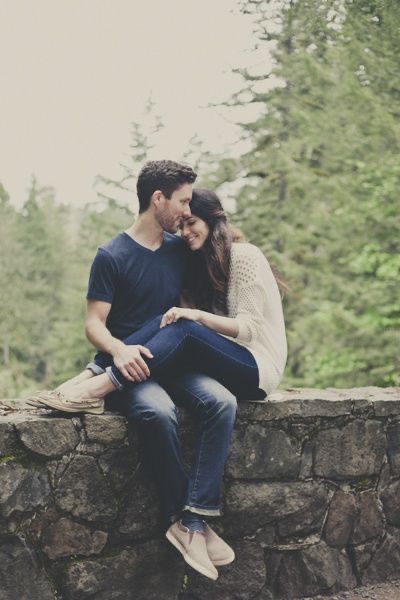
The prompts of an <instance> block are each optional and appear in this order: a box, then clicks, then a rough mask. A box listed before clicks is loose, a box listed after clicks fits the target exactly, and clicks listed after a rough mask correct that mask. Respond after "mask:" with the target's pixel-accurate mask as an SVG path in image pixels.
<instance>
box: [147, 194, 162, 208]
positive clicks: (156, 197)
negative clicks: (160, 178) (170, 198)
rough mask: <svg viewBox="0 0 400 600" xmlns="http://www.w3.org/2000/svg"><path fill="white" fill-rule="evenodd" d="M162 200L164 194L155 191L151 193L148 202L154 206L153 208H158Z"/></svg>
mask: <svg viewBox="0 0 400 600" xmlns="http://www.w3.org/2000/svg"><path fill="white" fill-rule="evenodd" d="M163 198H164V194H163V193H162V191H161V190H155V192H153V193H152V195H151V198H150V202H151V204H153V205H154V206H155V208H159V207H160V204H162V201H163Z"/></svg>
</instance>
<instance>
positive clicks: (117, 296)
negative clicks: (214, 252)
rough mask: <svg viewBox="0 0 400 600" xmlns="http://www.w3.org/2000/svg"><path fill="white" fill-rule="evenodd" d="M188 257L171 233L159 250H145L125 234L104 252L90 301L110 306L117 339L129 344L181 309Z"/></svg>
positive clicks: (96, 266) (94, 269)
mask: <svg viewBox="0 0 400 600" xmlns="http://www.w3.org/2000/svg"><path fill="white" fill-rule="evenodd" d="M187 256H188V250H187V248H186V246H185V243H184V242H183V240H182V239H181V238H179V237H178V236H176V235H172V234H170V233H166V232H164V235H163V242H162V244H161V246H160V247H159V248H158V249H157V250H149V249H148V248H145V247H144V246H141V245H140V244H139V243H137V242H135V240H134V239H132V238H131V237H130V235H128V234H127V233H126V232H123V233H119V234H118V235H117V236H115V237H114V238H113V239H112V240H110V241H109V242H108V243H107V244H105V245H104V246H100V248H99V249H98V251H97V254H96V256H95V259H94V261H93V264H92V268H91V271H90V277H89V286H88V292H87V296H86V297H87V299H88V300H102V301H103V302H109V303H110V304H111V309H110V312H109V315H108V317H107V321H106V326H107V329H108V330H109V331H110V332H111V334H112V335H113V336H114V337H116V338H118V339H121V340H122V339H124V338H125V337H127V336H128V335H129V334H130V333H133V332H134V331H136V330H137V329H139V328H140V327H141V326H142V325H143V323H145V322H146V321H148V320H149V319H151V318H152V317H155V316H157V315H160V314H162V313H164V312H165V311H167V310H168V309H169V308H171V306H175V305H177V304H178V301H179V294H180V292H181V291H182V285H183V275H184V271H185V268H186V264H187Z"/></svg>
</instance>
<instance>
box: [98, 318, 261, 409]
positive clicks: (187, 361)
mask: <svg viewBox="0 0 400 600" xmlns="http://www.w3.org/2000/svg"><path fill="white" fill-rule="evenodd" d="M161 318H162V317H161V316H158V317H155V318H154V319H151V320H150V321H148V322H147V323H146V324H145V325H144V326H143V327H142V328H141V329H139V330H138V331H135V332H134V333H132V334H131V335H129V336H128V337H127V338H125V339H124V340H123V341H124V343H125V344H127V345H134V344H140V345H144V346H146V348H148V349H149V350H150V352H151V353H152V355H153V357H154V358H146V357H145V356H143V359H144V361H145V362H146V364H147V365H148V367H149V369H150V373H151V376H152V377H154V378H155V379H159V378H165V377H166V376H167V375H170V373H171V370H172V371H173V372H176V373H178V372H182V370H187V368H188V367H189V368H191V370H193V368H195V369H196V371H200V372H201V373H206V374H207V375H210V376H211V377H214V378H215V379H216V380H217V381H219V382H220V383H222V385H224V386H225V387H227V388H228V390H230V391H231V392H232V393H233V394H234V395H235V396H243V395H246V396H247V397H249V395H254V394H256V395H259V394H260V390H259V389H258V380H259V377H258V367H257V364H256V361H255V360H254V357H253V355H252V354H251V352H250V351H249V350H248V349H247V348H245V347H244V346H241V345H240V344H237V343H236V342H233V341H232V340H230V339H227V338H225V337H224V336H222V335H220V334H219V333H216V332H215V331H213V330H212V329H209V328H208V327H204V326H203V325H200V324H199V323H197V322H195V321H189V320H188V319H180V320H179V321H177V322H176V323H172V324H171V325H167V326H166V327H164V328H163V329H160V322H161ZM95 362H96V364H97V365H98V366H100V367H101V368H102V369H104V370H106V371H107V373H108V375H109V377H110V379H111V381H112V382H113V383H114V385H115V386H116V388H117V389H118V390H120V391H122V390H123V389H125V388H126V387H131V386H132V385H136V384H135V383H132V382H130V381H129V380H127V379H125V378H124V377H123V375H122V374H121V373H120V372H119V370H118V369H117V368H116V367H115V366H114V365H113V364H112V362H111V363H110V357H109V355H107V354H103V355H100V356H99V355H98V356H97V357H96V359H95Z"/></svg>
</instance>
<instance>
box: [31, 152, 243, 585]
mask: <svg viewBox="0 0 400 600" xmlns="http://www.w3.org/2000/svg"><path fill="white" fill-rule="evenodd" d="M195 179H196V174H195V173H194V172H193V170H192V169H191V168H190V167H187V166H184V165H181V164H179V163H176V162H173V161H168V160H163V161H152V162H149V163H147V164H146V165H145V166H144V167H143V168H142V170H141V172H140V174H139V177H138V182H137V195H138V199H139V216H138V218H137V220H136V221H135V223H134V224H133V225H132V226H131V227H130V228H129V229H127V230H126V231H125V232H123V233H120V234H118V235H117V236H116V237H115V238H113V239H112V240H111V241H110V242H108V243H107V244H105V245H104V246H102V247H101V248H99V250H98V252H97V255H96V257H95V259H94V261H93V264H92V268H91V273H90V279H89V286H88V293H87V301H88V303H87V316H86V324H85V330H86V335H87V337H88V339H89V340H90V341H91V343H92V344H93V345H94V346H95V347H96V348H98V350H99V352H100V353H106V354H108V355H111V356H112V357H113V361H114V364H115V366H116V367H117V368H118V369H119V370H120V371H121V373H122V374H123V375H124V377H125V378H126V379H128V380H129V381H132V382H135V385H134V386H132V387H131V389H126V390H124V391H122V392H116V393H114V394H113V396H114V399H115V398H116V397H117V402H118V406H119V407H122V408H123V410H124V412H125V413H126V415H127V417H128V419H130V420H132V421H134V422H135V424H136V426H137V429H138V431H139V437H140V441H141V444H142V450H143V453H144V456H145V458H146V463H147V464H148V466H149V467H150V469H151V472H152V474H153V477H154V478H155V481H156V483H157V485H158V489H159V493H160V499H161V509H162V519H163V523H164V524H165V526H167V524H168V525H170V524H171V521H175V520H176V518H177V517H179V516H180V517H181V519H180V520H179V521H177V522H174V524H173V525H172V526H170V527H169V529H168V531H167V533H166V535H167V538H168V539H169V541H170V542H171V543H172V544H173V545H174V546H175V547H176V548H177V549H178V550H179V551H180V552H181V553H182V555H183V557H184V559H185V560H186V562H188V563H189V564H190V565H191V566H192V567H194V568H195V569H197V570H198V571H199V572H201V573H203V574H204V575H206V576H207V577H210V578H211V579H216V578H217V577H218V572H217V570H216V568H215V565H223V564H228V563H229V562H231V561H232V560H233V559H234V553H233V550H232V549H231V548H230V547H229V546H228V545H227V544H225V542H224V541H223V540H221V538H219V537H218V536H217V535H216V534H215V533H214V532H213V530H212V529H211V528H210V527H209V526H208V525H207V524H206V523H205V522H204V521H203V519H202V517H203V516H204V515H219V514H220V509H219V502H220V497H219V495H220V485H221V480H222V475H223V469H224V464H225V461H226V457H227V453H228V448H229V443H230V438H231V433H232V429H233V424H234V421H235V415H236V399H235V397H234V396H233V395H232V394H231V393H230V392H229V391H228V390H227V389H226V388H225V387H223V386H222V385H221V384H220V383H218V382H217V381H216V380H214V379H212V378H210V377H208V376H206V375H203V374H200V373H196V372H188V371H187V370H185V372H183V369H182V370H181V372H180V371H179V370H178V371H177V372H175V373H174V374H173V377H172V378H170V379H169V381H165V382H163V387H162V386H161V385H160V383H159V382H156V381H155V380H153V379H152V378H151V372H150V371H151V365H150V371H149V369H148V367H147V365H146V363H145V362H144V360H143V358H142V355H143V354H144V355H146V356H147V357H149V358H151V355H150V353H149V351H148V350H147V349H146V347H145V346H127V345H125V344H124V343H123V342H122V341H121V340H122V339H124V337H127V336H128V335H129V334H130V333H132V332H133V331H135V330H138V329H140V328H141V326H142V325H143V324H144V323H145V322H146V321H149V320H150V319H152V318H154V317H155V316H157V315H161V314H163V313H165V312H166V311H167V310H168V309H169V308H171V306H174V305H176V304H178V302H179V295H180V292H181V290H182V285H183V276H184V270H185V266H186V259H187V252H188V250H187V248H186V247H185V244H184V242H183V241H182V240H181V239H180V238H179V237H178V236H175V235H173V234H174V233H176V232H177V230H178V228H179V225H180V223H181V220H182V219H183V218H184V217H187V216H189V215H190V200H191V196H192V184H193V183H194V181H195ZM193 371H195V365H193ZM101 372H102V369H101V368H99V366H98V365H96V364H95V363H89V365H88V366H87V369H86V371H84V372H83V373H82V374H80V375H78V376H77V377H76V378H74V379H73V380H70V381H69V382H67V383H66V384H65V385H64V386H60V388H59V390H61V392H62V391H63V389H64V390H65V389H67V388H68V386H70V385H74V384H76V383H79V381H81V380H82V379H84V378H87V377H91V376H93V373H94V374H100V373H101ZM165 388H167V389H168V390H169V392H170V393H171V394H172V395H173V397H174V399H175V401H176V402H177V403H178V404H179V405H180V406H184V407H186V408H187V409H189V410H190V411H191V412H192V413H194V414H195V418H196V420H197V421H198V423H199V424H200V429H201V434H200V436H199V439H198V440H197V444H196V451H195V460H194V463H193V465H192V468H191V471H190V474H189V475H187V474H186V472H185V469H184V465H183V460H182V452H181V445H180V442H179V438H178V432H177V425H178V423H177V415H176V406H175V403H174V402H173V400H172V398H171V396H170V395H169V393H167V391H166V389H165ZM42 401H43V398H42ZM61 402H62V400H61ZM50 405H51V404H50ZM52 406H54V407H56V406H55V405H54V404H52ZM93 407H94V403H93V401H91V402H89V403H88V407H87V408H88V409H90V410H93ZM83 408H84V405H83ZM210 489H212V490H215V498H214V497H213V500H212V502H211V503H210V499H209V498H210ZM213 493H214V492H213Z"/></svg>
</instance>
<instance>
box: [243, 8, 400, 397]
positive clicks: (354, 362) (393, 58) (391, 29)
mask: <svg viewBox="0 0 400 600" xmlns="http://www.w3.org/2000/svg"><path fill="white" fill-rule="evenodd" d="M243 6H244V10H247V11H248V12H253V14H254V15H255V16H256V18H257V23H258V37H259V45H261V44H263V43H268V42H269V41H270V40H271V39H275V40H276V42H277V46H276V50H275V53H274V56H275V67H274V72H273V74H274V76H276V77H278V78H279V79H278V81H279V82H280V84H279V86H278V87H275V88H273V89H272V90H270V91H268V92H266V93H263V94H261V93H260V92H258V91H257V89H259V88H257V87H256V85H257V86H259V85H260V81H262V79H263V77H262V76H257V78H254V77H252V76H251V75H250V74H249V73H247V72H245V73H243V75H244V80H245V83H246V86H247V90H248V93H250V95H251V97H252V100H253V101H256V102H258V103H259V106H260V108H261V110H260V116H259V117H258V118H257V119H256V120H255V121H253V122H251V123H249V124H247V125H245V126H244V127H245V130H246V132H247V134H248V136H249V138H250V139H251V141H252V146H253V147H252V150H251V152H249V153H247V154H246V155H245V156H243V157H242V159H241V161H240V162H239V164H238V165H237V170H238V172H239V171H243V170H245V172H246V183H245V185H244V186H243V187H242V190H241V192H240V195H239V198H238V213H237V215H236V220H237V222H238V224H239V225H240V226H241V227H242V228H243V229H244V230H245V233H246V234H247V236H248V237H249V238H250V240H251V241H253V242H254V243H256V244H257V245H259V246H260V247H262V249H263V250H264V252H265V254H266V256H268V257H269V258H270V260H271V262H272V263H274V264H275V265H276V266H277V267H278V268H279V269H280V270H281V271H282V272H283V273H284V274H285V276H286V278H287V280H288V283H289V285H290V287H291V293H290V294H289V296H288V297H287V299H286V306H285V314H286V321H287V327H288V339H289V364H288V369H287V378H286V381H285V383H289V384H292V385H293V384H298V385H313V386H353V385H371V384H373V385H399V382H400V378H399V375H398V372H399V359H398V342H399V316H400V304H399V301H398V289H397V288H398V285H397V282H398V280H399V270H400V259H399V240H400V221H399V211H398V189H399V185H400V162H399V144H400V126H399V117H400V106H399V102H400V95H399V94H400V85H399V76H400V72H399V69H398V56H399V50H400V48H399V44H400V42H399V37H398V31H399V27H400V6H399V5H398V3H396V2H393V1H392V2H383V0H382V1H378V0H375V1H373V0H371V1H367V2H365V1H364V0H363V1H361V0H360V1H358V0H354V1H353V2H345V1H341V2H340V1H338V0H331V1H329V0H327V1H322V0H307V2H294V1H287V2H283V3H281V4H280V7H279V8H278V9H277V14H276V15H275V17H276V19H277V20H278V21H279V23H280V26H279V28H278V32H277V30H276V28H275V31H274V32H273V33H271V32H269V28H271V23H273V19H272V18H271V10H272V9H271V6H270V3H269V2H265V1H256V2H254V1H252V2H245V3H244V5H243ZM267 9H268V10H267ZM270 76H271V74H270V73H269V71H268V70H267V69H266V70H265V75H264V80H267V78H270Z"/></svg>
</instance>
